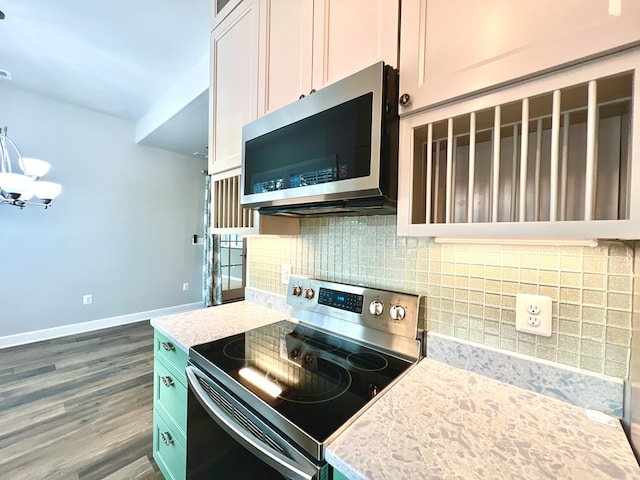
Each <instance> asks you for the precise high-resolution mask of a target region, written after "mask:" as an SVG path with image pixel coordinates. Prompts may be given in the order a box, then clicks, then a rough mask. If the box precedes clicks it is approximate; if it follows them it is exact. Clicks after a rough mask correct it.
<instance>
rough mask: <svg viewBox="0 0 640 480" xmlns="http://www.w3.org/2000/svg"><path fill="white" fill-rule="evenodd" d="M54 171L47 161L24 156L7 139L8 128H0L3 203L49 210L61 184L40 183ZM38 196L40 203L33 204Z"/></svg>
mask: <svg viewBox="0 0 640 480" xmlns="http://www.w3.org/2000/svg"><path fill="white" fill-rule="evenodd" d="M50 168H51V165H50V164H49V163H48V162H45V161H44V160H40V159H38V158H30V157H23V156H22V155H21V154H20V150H19V149H18V147H17V145H16V144H15V142H14V141H13V140H11V138H9V137H8V136H7V127H2V128H1V129H0V204H8V205H14V206H16V207H20V208H24V207H25V206H26V205H40V206H44V208H48V207H49V206H50V205H51V202H52V201H53V200H54V199H55V198H56V197H57V196H58V195H60V191H61V190H62V186H61V185H60V184H59V183H53V182H47V181H43V180H40V179H41V178H42V177H44V176H45V175H46V174H47V173H48V172H49V169H50ZM34 197H35V198H37V199H38V200H39V201H32V199H33V198H34Z"/></svg>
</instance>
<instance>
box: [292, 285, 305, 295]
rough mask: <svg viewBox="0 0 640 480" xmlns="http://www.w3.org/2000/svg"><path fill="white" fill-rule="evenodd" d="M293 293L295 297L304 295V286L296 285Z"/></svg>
mask: <svg viewBox="0 0 640 480" xmlns="http://www.w3.org/2000/svg"><path fill="white" fill-rule="evenodd" d="M291 293H293V296H294V297H299V296H300V295H302V287H301V286H300V285H294V286H293V289H292V291H291Z"/></svg>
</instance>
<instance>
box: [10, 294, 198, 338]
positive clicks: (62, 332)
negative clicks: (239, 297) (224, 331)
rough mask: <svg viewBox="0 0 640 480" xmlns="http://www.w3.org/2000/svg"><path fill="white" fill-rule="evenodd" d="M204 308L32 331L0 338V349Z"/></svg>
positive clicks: (159, 311)
mask: <svg viewBox="0 0 640 480" xmlns="http://www.w3.org/2000/svg"><path fill="white" fill-rule="evenodd" d="M201 308H205V307H204V305H203V304H202V303H201V302H198V303H186V304H184V305H176V306H174V307H167V308H158V309H156V310H147V311H146V312H138V313H129V314H127V315H119V316H117V317H108V318H101V319H99V320H92V321H90V322H82V323H73V324H71V325H63V326H61V327H53V328H46V329H44V330H34V331H32V332H25V333H16V334H14V335H7V336H4V337H0V349H2V348H7V347H15V346H16V345H24V344H27V343H33V342H40V341H42V340H50V339H52V338H58V337H65V336H67V335H73V334H76V333H85V332H91V331H93V330H100V329H102V328H107V327H115V326H117V325H125V324H127V323H134V322H140V321H143V320H151V319H153V318H159V317H166V316H167V315H173V314H174V313H182V312H188V311H191V310H199V309H201Z"/></svg>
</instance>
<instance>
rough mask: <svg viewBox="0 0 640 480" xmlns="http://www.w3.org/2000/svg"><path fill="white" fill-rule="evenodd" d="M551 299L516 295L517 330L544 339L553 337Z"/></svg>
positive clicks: (522, 294)
mask: <svg viewBox="0 0 640 480" xmlns="http://www.w3.org/2000/svg"><path fill="white" fill-rule="evenodd" d="M551 308H552V301H551V297H545V296H543V295H528V294H524V293H519V294H517V295H516V330H518V331H519V332H526V333H533V334H534V335H542V336H544V337H550V336H551V318H552V316H551Z"/></svg>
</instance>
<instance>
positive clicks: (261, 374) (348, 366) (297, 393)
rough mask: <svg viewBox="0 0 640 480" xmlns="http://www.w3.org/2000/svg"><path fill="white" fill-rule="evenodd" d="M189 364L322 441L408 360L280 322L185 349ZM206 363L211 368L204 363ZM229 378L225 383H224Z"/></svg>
mask: <svg viewBox="0 0 640 480" xmlns="http://www.w3.org/2000/svg"><path fill="white" fill-rule="evenodd" d="M190 357H191V361H192V363H194V364H196V365H197V366H199V367H201V368H202V369H204V370H205V371H207V372H209V374H212V375H213V376H214V377H216V378H219V377H220V376H222V377H225V376H226V379H225V378H223V380H226V382H225V384H226V385H227V386H231V387H233V388H238V387H237V386H238V385H241V386H242V387H241V388H244V389H246V390H249V391H250V392H252V393H253V394H254V395H255V397H257V399H255V397H253V396H252V397H251V398H252V399H254V400H255V401H257V402H262V403H263V405H259V406H255V405H252V404H251V403H250V402H245V403H248V404H249V406H250V407H253V408H254V410H256V409H258V410H259V409H263V408H264V407H265V405H268V406H269V407H271V408H272V409H274V410H276V411H277V412H278V413H279V414H280V415H281V416H283V417H285V418H286V419H287V420H288V421H289V422H291V423H293V424H294V425H296V426H297V427H298V428H300V429H301V430H303V431H304V432H306V433H307V434H308V435H310V436H311V437H313V438H314V439H316V440H318V441H320V442H323V441H325V440H326V439H327V438H328V437H329V436H330V435H331V434H332V433H334V432H335V431H336V430H337V429H338V428H340V427H341V426H342V425H343V424H344V423H345V422H346V421H347V420H349V419H350V418H351V417H352V416H353V415H355V414H356V413H357V412H358V411H359V410H360V409H361V408H362V407H364V406H365V405H366V404H367V403H368V402H369V401H370V400H371V399H372V398H373V397H375V396H376V395H377V394H378V393H379V392H381V391H382V390H383V389H384V388H385V387H386V386H387V385H389V383H391V382H392V381H393V380H394V379H395V378H396V377H398V376H399V375H400V374H401V373H402V372H404V371H405V370H406V369H407V368H409V367H410V366H411V365H412V363H411V362H409V361H407V360H403V359H399V358H396V357H394V356H391V355H387V354H384V353H380V352H378V351H376V350H372V349H370V348H367V347H364V346H362V345H359V344H357V343H354V342H351V341H348V340H345V339H342V338H339V337H337V336H333V335H330V334H326V333H323V332H321V331H319V330H316V329H314V328H313V327H310V326H307V325H304V324H296V323H293V322H290V321H286V320H284V321H281V322H278V323H274V324H271V325H266V326H264V327H259V328H256V329H253V330H249V331H248V332H245V333H242V334H238V335H234V336H232V337H227V338H224V339H221V340H216V341H214V342H210V343H206V344H202V345H196V346H194V347H192V348H191V351H190ZM212 367H213V368H212ZM230 379H233V381H231V382H230V381H229V380H230Z"/></svg>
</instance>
